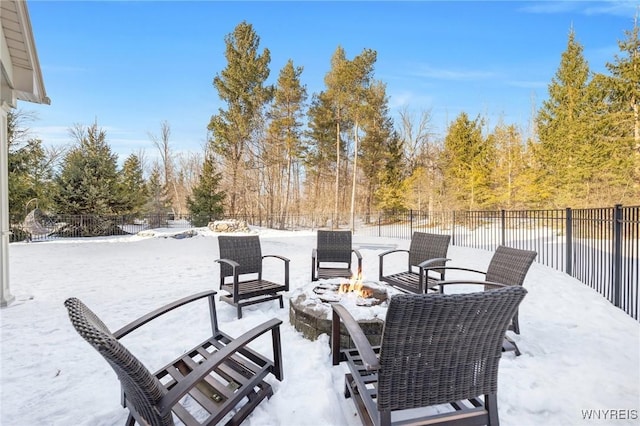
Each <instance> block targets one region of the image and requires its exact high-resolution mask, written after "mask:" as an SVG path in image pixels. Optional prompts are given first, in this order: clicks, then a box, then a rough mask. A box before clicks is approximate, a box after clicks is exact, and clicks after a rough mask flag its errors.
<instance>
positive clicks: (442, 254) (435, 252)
mask: <svg viewBox="0 0 640 426" xmlns="http://www.w3.org/2000/svg"><path fill="white" fill-rule="evenodd" d="M450 240H451V236H450V235H438V234H428V233H426V232H414V233H413V235H412V237H411V244H410V246H409V250H403V249H395V250H389V251H386V252H384V253H381V254H380V255H379V270H380V272H379V280H380V281H384V282H386V283H388V284H389V285H392V286H393V287H396V288H398V289H400V290H402V291H405V292H411V293H425V292H426V291H427V289H429V287H431V284H432V283H435V282H436V281H442V280H444V276H445V272H444V270H443V269H441V267H442V266H444V265H445V263H446V262H447V261H448V260H449V259H447V258H446V257H447V251H448V250H449V241H450ZM392 253H405V254H408V256H407V257H408V264H407V269H406V270H403V271H401V272H396V273H392V274H387V275H385V273H384V260H385V257H387V256H388V255H390V254H392ZM427 267H430V268H429V269H428V270H427V269H425V268H427ZM416 269H417V270H416Z"/></svg>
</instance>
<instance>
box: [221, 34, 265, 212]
mask: <svg viewBox="0 0 640 426" xmlns="http://www.w3.org/2000/svg"><path fill="white" fill-rule="evenodd" d="M225 44H226V51H225V57H226V59H227V67H226V68H225V69H224V70H223V71H222V72H221V73H220V74H219V75H216V77H215V78H214V79H213V85H214V86H215V88H216V89H217V91H218V96H219V97H220V99H221V100H222V101H224V102H226V104H227V109H226V110H225V109H222V108H220V109H219V110H218V114H216V115H214V116H212V117H211V121H210V122H209V130H210V131H211V140H210V143H211V148H212V149H213V151H214V152H215V153H216V154H218V155H220V156H221V157H222V158H224V159H225V160H226V163H227V164H226V167H227V171H228V174H229V175H230V176H231V187H230V188H229V189H228V191H229V206H228V207H229V213H231V214H236V213H238V212H239V210H240V205H239V202H240V201H241V200H240V198H241V197H243V194H244V192H245V187H244V186H243V185H242V180H243V179H242V178H243V173H244V168H243V167H241V166H242V162H243V160H244V159H245V156H246V155H247V154H248V152H247V151H248V148H249V143H250V141H251V138H252V135H253V134H254V132H255V131H256V129H257V128H258V127H259V125H260V123H261V122H262V121H263V110H264V106H265V105H266V104H267V103H268V102H269V101H270V100H271V97H272V92H273V88H272V87H271V86H265V84H264V83H265V81H266V80H267V78H268V77H269V62H270V61H271V56H270V53H269V49H264V50H263V51H262V53H261V54H259V53H258V46H259V44H260V37H258V35H257V34H256V32H255V31H254V29H253V26H252V25H251V24H248V23H246V22H241V23H240V24H238V25H237V26H236V27H235V29H234V31H233V33H231V34H228V35H227V36H226V37H225Z"/></svg>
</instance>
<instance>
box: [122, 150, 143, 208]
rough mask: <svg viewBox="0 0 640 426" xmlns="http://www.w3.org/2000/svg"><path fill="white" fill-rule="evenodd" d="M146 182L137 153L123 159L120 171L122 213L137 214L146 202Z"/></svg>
mask: <svg viewBox="0 0 640 426" xmlns="http://www.w3.org/2000/svg"><path fill="white" fill-rule="evenodd" d="M147 189H148V188H147V184H146V182H145V180H144V177H143V172H142V164H141V163H140V159H139V158H138V156H137V155H135V154H131V155H129V156H128V157H127V159H126V160H125V161H124V164H123V166H122V171H121V172H120V191H121V193H122V200H123V209H122V214H128V215H133V216H139V215H140V214H141V213H142V211H143V207H144V205H145V204H146V203H147V201H148V200H147V198H148V194H147Z"/></svg>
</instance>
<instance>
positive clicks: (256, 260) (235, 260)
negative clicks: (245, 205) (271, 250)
mask: <svg viewBox="0 0 640 426" xmlns="http://www.w3.org/2000/svg"><path fill="white" fill-rule="evenodd" d="M218 245H219V247H220V259H217V260H216V262H218V263H219V264H220V289H221V290H224V291H226V292H227V294H221V295H220V300H222V301H224V302H227V303H229V304H231V305H233V306H235V307H236V309H237V312H238V318H242V308H243V307H244V306H248V305H253V304H256V303H262V302H266V301H269V300H276V299H277V300H279V301H280V308H284V302H283V301H282V292H283V291H289V259H287V258H286V257H283V256H277V255H264V256H263V255H262V249H261V247H260V239H259V238H258V236H257V235H249V236H233V237H232V236H224V235H223V236H219V237H218ZM265 258H276V259H279V260H281V261H282V262H283V266H284V277H283V283H276V282H273V281H269V280H266V279H263V278H262V265H263V261H264V259H265Z"/></svg>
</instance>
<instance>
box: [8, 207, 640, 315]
mask: <svg viewBox="0 0 640 426" xmlns="http://www.w3.org/2000/svg"><path fill="white" fill-rule="evenodd" d="M237 218H238V219H243V220H245V221H247V223H249V224H251V225H254V226H261V227H269V228H276V229H289V230H291V229H317V228H349V226H350V225H349V224H348V223H347V222H346V221H344V220H336V219H335V218H332V217H329V216H321V215H289V216H287V217H284V218H283V217H271V216H268V215H263V216H238V217H237ZM37 219H38V220H34V221H33V223H30V224H27V223H26V222H25V221H15V222H12V223H16V225H14V226H13V227H12V231H13V235H12V241H22V240H31V241H38V240H46V239H52V238H64V237H83V236H96V235H118V234H134V233H137V232H140V231H143V230H145V229H152V228H186V227H192V226H194V225H197V224H202V223H206V222H207V220H203V219H207V218H201V217H198V218H194V217H191V216H190V215H174V214H168V215H149V216H145V217H142V218H132V217H126V216H116V217H102V216H90V215H85V216H73V215H53V216H46V215H42V216H39V217H38V218H37ZM27 225H28V226H27ZM353 231H354V234H356V235H371V236H379V237H391V238H401V239H410V238H411V235H412V234H413V232H414V231H424V232H432V233H438V234H448V235H451V242H452V244H453V245H457V246H464V247H472V248H478V249H484V250H489V251H493V250H495V249H496V247H497V246H498V245H506V246H510V247H516V248H522V249H527V250H535V251H536V252H537V253H538V257H537V258H536V261H537V262H539V263H541V264H544V265H547V266H550V267H552V268H555V269H558V270H560V271H564V272H566V273H567V274H569V275H571V276H573V277H575V278H577V279H578V280H580V281H582V282H583V283H584V284H586V285H588V286H589V287H591V288H593V289H595V290H596V291H598V292H599V293H600V294H602V295H603V296H604V297H605V298H607V299H608V300H609V301H610V302H611V303H613V304H614V305H615V306H617V307H619V308H620V309H622V310H624V311H625V312H626V313H627V314H629V315H630V316H632V317H633V318H635V319H636V320H637V319H640V307H639V303H638V282H639V277H640V261H639V255H640V206H635V207H623V206H620V205H617V206H614V207H609V208H597V209H564V210H562V209H561V210H517V211H506V210H501V211H466V212H460V211H456V212H417V211H409V212H402V213H376V214H370V215H368V216H366V217H360V218H359V219H358V221H357V222H356V223H355V224H354V229H353Z"/></svg>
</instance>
